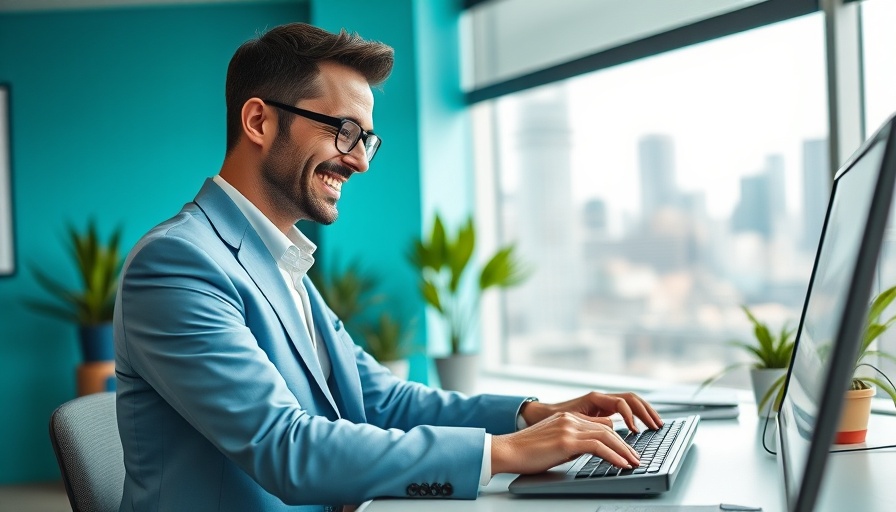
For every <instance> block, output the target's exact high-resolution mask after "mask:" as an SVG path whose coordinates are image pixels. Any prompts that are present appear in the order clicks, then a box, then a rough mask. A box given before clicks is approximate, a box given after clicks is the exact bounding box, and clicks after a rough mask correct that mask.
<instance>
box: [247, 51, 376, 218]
mask: <svg viewBox="0 0 896 512" xmlns="http://www.w3.org/2000/svg"><path fill="white" fill-rule="evenodd" d="M319 67H320V75H319V76H318V84H319V90H320V91H321V92H322V94H321V96H320V97H317V98H306V99H303V100H301V101H300V102H299V103H298V105H296V106H297V107H299V108H303V109H306V110H311V111H313V112H317V113H320V114H325V115H328V116H332V117H338V118H347V119H351V120H353V121H355V122H356V123H358V124H359V125H360V126H361V127H362V128H363V129H365V130H368V131H369V130H372V129H373V93H372V92H371V91H370V86H369V85H368V84H367V81H366V80H365V79H364V76H363V75H361V74H360V73H358V72H357V71H354V70H353V69H351V68H348V67H345V66H342V65H339V64H335V63H327V62H325V63H322V64H320V66H319ZM277 115H278V116H288V118H287V119H286V121H287V123H288V124H289V130H288V132H287V133H278V134H277V137H276V139H275V140H274V143H273V144H272V146H271V149H270V151H269V152H268V154H267V155H266V156H265V158H264V160H263V161H262V163H261V174H262V178H263V180H264V182H265V183H266V184H267V185H268V186H269V188H268V190H269V192H270V194H269V197H271V198H272V201H273V202H274V205H273V206H274V207H275V208H277V209H278V210H280V211H281V212H284V213H288V215H289V216H290V217H293V218H297V219H308V220H312V221H314V222H318V223H320V224H332V223H333V222H334V221H335V220H336V218H337V217H338V215H339V211H338V210H337V208H336V203H337V201H338V200H339V198H340V196H341V195H342V187H343V186H344V185H345V183H346V182H347V181H348V179H349V178H350V177H351V176H352V174H354V173H356V172H364V171H366V170H367V157H366V155H365V153H364V148H363V146H364V144H363V143H362V142H359V143H358V144H357V145H356V146H355V148H354V149H352V151H351V152H350V153H348V154H345V155H344V154H342V153H340V152H339V150H338V149H336V143H335V136H336V131H337V128H335V127H331V126H328V125H326V124H323V123H319V122H317V121H313V120H311V119H306V118H304V117H300V116H296V115H293V114H290V113H288V112H284V111H280V110H278V112H277ZM290 118H291V119H290Z"/></svg>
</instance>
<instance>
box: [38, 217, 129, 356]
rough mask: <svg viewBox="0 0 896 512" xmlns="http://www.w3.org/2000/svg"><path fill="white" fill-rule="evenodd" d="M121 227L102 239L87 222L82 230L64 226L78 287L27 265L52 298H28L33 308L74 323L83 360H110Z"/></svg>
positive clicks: (119, 267)
mask: <svg viewBox="0 0 896 512" xmlns="http://www.w3.org/2000/svg"><path fill="white" fill-rule="evenodd" d="M120 239H121V228H119V229H117V230H116V231H115V232H113V233H112V235H111V236H110V238H109V240H108V241H106V242H104V241H102V240H101V239H100V236H99V235H98V233H97V229H96V224H95V223H94V222H93V221H91V222H90V223H89V224H88V226H87V230H86V231H85V232H84V233H79V232H78V231H77V230H76V229H75V228H74V227H72V226H69V227H68V244H69V254H70V256H71V258H72V260H73V261H74V263H75V265H76V267H77V269H78V275H79V280H80V282H81V289H79V290H70V289H69V288H68V287H66V286H65V285H64V284H62V282H60V281H59V280H57V279H56V278H55V277H53V276H52V275H51V274H50V273H49V272H46V271H45V270H44V269H42V268H40V267H37V266H35V265H32V266H31V270H32V272H33V273H34V277H35V279H36V280H37V282H38V283H39V284H40V285H41V286H42V287H43V288H45V289H46V290H47V291H48V292H50V294H51V295H52V297H53V300H50V301H47V300H30V301H28V304H29V305H30V306H32V307H34V308H35V309H37V310H39V311H42V312H45V313H48V314H50V315H53V316H57V317H59V318H62V319H64V320H68V321H71V322H72V323H75V324H76V325H78V328H79V335H80V342H81V353H82V355H83V360H84V362H93V361H109V360H112V359H114V357H115V356H114V352H113V347H112V312H113V308H114V306H115V294H116V291H117V290H118V278H119V275H120V273H121V266H122V263H123V259H122V257H121V256H120V253H119V250H118V244H119V241H120Z"/></svg>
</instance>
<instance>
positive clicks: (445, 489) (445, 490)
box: [442, 483, 454, 496]
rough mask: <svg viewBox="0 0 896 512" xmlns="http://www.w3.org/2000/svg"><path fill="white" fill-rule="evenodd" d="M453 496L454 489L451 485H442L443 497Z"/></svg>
mask: <svg viewBox="0 0 896 512" xmlns="http://www.w3.org/2000/svg"><path fill="white" fill-rule="evenodd" d="M452 494H454V487H452V485H451V484H449V483H445V484H442V496H451V495H452Z"/></svg>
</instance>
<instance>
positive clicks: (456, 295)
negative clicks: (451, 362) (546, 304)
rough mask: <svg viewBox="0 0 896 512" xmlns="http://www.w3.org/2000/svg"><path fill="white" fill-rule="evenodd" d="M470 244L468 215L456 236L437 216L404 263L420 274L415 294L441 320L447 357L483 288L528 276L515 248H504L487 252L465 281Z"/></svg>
mask: <svg viewBox="0 0 896 512" xmlns="http://www.w3.org/2000/svg"><path fill="white" fill-rule="evenodd" d="M475 246H476V229H475V227H474V226H473V219H472V218H471V217H468V218H467V220H466V221H465V222H464V223H463V224H462V225H461V226H460V228H459V229H458V231H457V233H456V234H453V235H452V234H449V233H447V232H446V230H445V225H444V224H443V222H442V219H441V217H439V215H438V214H436V216H435V220H434V222H433V227H432V231H431V232H430V234H429V236H428V237H426V238H421V239H417V240H414V242H413V247H412V249H411V254H410V256H409V259H410V262H411V264H412V265H414V267H415V268H416V269H417V270H418V271H419V273H420V293H421V294H422V296H423V299H424V300H425V301H426V303H427V304H428V305H429V306H431V307H432V308H433V309H434V310H435V311H437V312H438V313H439V315H440V316H441V318H442V320H443V322H444V325H445V328H446V333H447V335H448V340H449V343H450V348H451V354H460V353H461V352H462V344H463V343H464V341H465V340H466V339H467V337H468V336H469V335H470V332H471V329H472V327H473V326H474V325H475V321H476V318H477V313H478V311H479V301H480V299H481V295H482V292H484V291H485V290H488V289H489V288H493V287H496V288H508V287H511V286H515V285H517V284H519V283H521V282H523V281H524V280H525V279H526V277H528V272H526V271H525V270H524V269H523V267H522V264H521V263H520V261H519V260H518V259H517V256H516V252H515V246H514V245H513V244H509V245H506V246H504V247H501V248H500V249H498V251H497V252H496V253H495V254H493V255H492V256H491V257H490V258H489V259H488V261H487V263H486V264H485V266H484V267H483V268H482V270H481V271H479V273H478V275H476V276H475V280H474V281H471V282H467V281H466V280H465V277H466V273H467V272H468V271H469V272H475V271H473V270H470V269H471V265H470V263H471V260H472V257H473V251H474V249H475Z"/></svg>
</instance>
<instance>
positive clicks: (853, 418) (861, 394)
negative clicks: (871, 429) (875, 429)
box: [834, 388, 877, 444]
mask: <svg viewBox="0 0 896 512" xmlns="http://www.w3.org/2000/svg"><path fill="white" fill-rule="evenodd" d="M876 392H877V390H876V389H875V388H870V389H851V390H849V391H847V392H846V395H845V397H844V400H843V411H842V412H841V413H840V424H839V426H838V427H837V437H836V438H835V439H834V442H835V443H836V444H855V443H864V442H865V434H867V433H868V418H869V417H870V416H871V398H872V397H874V394H875V393H876Z"/></svg>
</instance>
